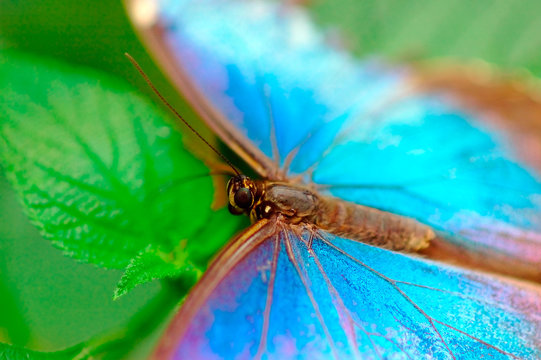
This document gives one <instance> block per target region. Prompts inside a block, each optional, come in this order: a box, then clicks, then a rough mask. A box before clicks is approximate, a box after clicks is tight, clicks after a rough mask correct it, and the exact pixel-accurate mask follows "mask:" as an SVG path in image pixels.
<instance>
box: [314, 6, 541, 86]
mask: <svg viewBox="0 0 541 360" xmlns="http://www.w3.org/2000/svg"><path fill="white" fill-rule="evenodd" d="M311 10H312V12H313V13H314V14H315V16H316V18H317V19H318V20H319V21H321V22H323V23H325V24H327V25H328V24H333V26H337V27H339V28H341V29H342V30H344V31H345V32H346V34H347V38H346V39H347V43H348V45H351V46H353V48H354V49H355V51H356V52H357V53H358V54H360V55H366V54H374V53H376V54H383V55H391V56H394V57H402V56H412V55H413V56H415V57H417V58H422V59H426V58H435V57H452V58H458V59H483V60H486V61H489V62H491V63H493V64H497V65H499V66H503V67H505V68H509V69H513V68H515V69H516V68H524V69H527V70H529V71H531V72H532V73H533V74H535V75H536V76H541V37H540V36H539V29H540V28H541V17H539V13H540V12H541V2H539V1H536V0H478V1H470V0H450V1H432V0H413V1H401V0H365V1H358V0H345V1H341V2H340V3H339V4H338V3H337V2H336V1H329V0H319V1H317V2H316V3H315V4H314V5H313V6H312V7H311Z"/></svg>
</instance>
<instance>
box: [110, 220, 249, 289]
mask: <svg viewBox="0 0 541 360" xmlns="http://www.w3.org/2000/svg"><path fill="white" fill-rule="evenodd" d="M246 222H247V219H246V217H240V216H235V217H233V216H231V214H230V213H229V211H227V209H222V210H220V211H216V212H213V213H212V214H211V216H210V218H209V223H211V224H216V226H207V227H204V228H203V229H201V231H200V232H199V233H198V236H197V238H196V239H194V240H192V241H181V242H180V243H179V244H178V245H177V246H176V247H175V248H174V249H172V250H170V251H164V250H163V249H159V248H155V247H153V246H152V245H149V246H148V247H147V248H146V249H144V250H143V251H142V252H141V253H140V254H139V255H138V256H137V257H135V258H134V259H133V260H132V262H131V263H130V265H128V267H127V268H126V272H125V273H124V274H123V275H122V278H121V279H120V282H119V283H118V285H117V288H116V290H115V298H118V297H120V296H122V295H124V294H125V293H127V292H128V291H130V290H131V289H133V288H134V287H135V286H137V285H139V284H143V283H146V282H149V281H152V280H155V279H164V278H179V277H182V280H183V283H184V284H185V285H186V286H187V287H189V286H191V285H193V284H194V283H195V281H197V280H198V279H199V277H200V276H201V275H202V271H201V269H205V268H206V266H207V264H208V262H209V260H210V256H211V255H213V254H215V253H216V252H217V251H218V250H219V249H220V248H221V247H222V246H223V245H224V240H226V239H229V238H230V237H231V236H232V234H234V233H235V232H236V231H237V230H238V229H239V228H241V227H243V226H244V227H246V226H247V225H248V224H246Z"/></svg>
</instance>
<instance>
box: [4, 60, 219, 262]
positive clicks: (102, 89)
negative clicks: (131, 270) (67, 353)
mask: <svg viewBox="0 0 541 360" xmlns="http://www.w3.org/2000/svg"><path fill="white" fill-rule="evenodd" d="M0 93H1V95H2V98H3V101H2V103H1V104H0V114H1V115H0V117H1V120H0V134H1V140H0V154H1V155H0V156H1V159H0V160H1V161H2V164H3V166H4V168H5V170H6V174H7V176H8V178H9V180H10V181H11V183H12V184H13V186H14V187H15V189H16V190H17V192H18V193H19V194H20V196H21V198H22V201H23V203H24V205H25V208H26V210H27V212H28V215H29V216H30V218H31V220H32V221H33V222H34V223H35V224H36V225H37V226H38V227H39V229H40V230H41V232H42V234H43V235H44V236H45V237H46V238H48V239H50V240H51V241H52V242H53V243H54V244H55V245H56V246H58V247H60V248H61V249H62V250H63V251H64V252H65V253H66V254H68V255H69V256H72V257H74V258H76V259H80V260H83V261H87V262H91V263H94V264H97V265H100V266H105V267H110V268H123V267H126V266H128V265H129V264H132V263H134V262H137V260H132V259H134V258H135V257H137V256H138V255H140V254H142V253H143V252H144V249H147V248H148V247H149V246H150V247H151V248H156V249H161V250H162V251H171V250H172V249H175V248H176V247H177V245H178V244H179V243H180V242H181V241H183V240H185V239H190V240H191V239H195V238H197V234H198V232H199V231H200V229H201V228H203V226H204V225H205V226H208V222H209V217H210V216H211V210H210V204H211V201H212V196H213V188H212V183H211V179H210V177H209V176H208V172H209V170H208V169H207V168H206V167H205V166H204V165H203V163H202V162H200V161H199V160H197V159H195V158H194V157H193V156H192V155H191V154H190V153H189V152H187V151H186V150H185V149H184V147H183V144H182V141H181V137H180V134H179V133H177V132H175V131H174V130H173V129H172V127H171V126H170V125H169V124H168V123H167V122H166V120H165V119H166V118H167V117H166V116H165V115H164V114H163V113H162V112H161V111H159V110H158V109H157V108H156V107H155V106H153V105H151V104H150V103H149V102H148V101H147V100H145V99H144V98H142V97H140V96H139V95H138V94H136V93H134V91H133V90H132V89H131V88H130V87H129V86H127V85H126V84H125V83H124V82H122V81H120V80H118V79H115V78H112V77H109V76H107V75H105V74H103V73H100V72H95V71H91V70H88V69H85V68H74V67H70V66H68V65H67V64H63V63H60V62H56V61H52V60H44V59H40V58H37V57H32V56H29V55H23V54H20V53H16V52H4V54H3V56H2V57H1V58H0ZM217 226H219V224H218V225H217ZM223 241H224V240H223V239H222V240H221V242H222V243H223ZM203 251H204V252H205V250H203ZM212 251H214V249H212ZM139 261H141V257H139Z"/></svg>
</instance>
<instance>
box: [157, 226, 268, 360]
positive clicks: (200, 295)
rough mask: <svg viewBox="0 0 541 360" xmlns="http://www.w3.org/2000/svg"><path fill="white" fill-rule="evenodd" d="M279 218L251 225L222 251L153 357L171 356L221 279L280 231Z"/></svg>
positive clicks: (194, 290) (163, 357)
mask: <svg viewBox="0 0 541 360" xmlns="http://www.w3.org/2000/svg"><path fill="white" fill-rule="evenodd" d="M278 229H279V228H278V227H277V226H276V219H263V220H260V221H258V222H257V223H255V224H253V225H252V226H250V227H249V228H248V229H246V230H245V231H244V232H243V233H241V234H239V235H238V236H237V237H236V238H235V239H233V240H232V241H230V242H229V244H228V245H227V246H226V247H225V248H224V249H222V251H220V253H219V254H218V255H217V256H216V258H215V259H214V260H213V261H212V264H211V265H210V266H209V268H208V270H207V271H206V272H205V274H204V275H203V277H202V278H201V279H200V280H199V281H198V282H197V284H196V285H195V287H194V288H193V289H192V290H191V291H190V293H189V294H188V297H187V298H186V301H185V302H184V304H183V305H182V306H181V308H180V310H179V312H178V313H177V314H175V317H174V318H173V320H172V321H171V323H170V324H169V327H168V328H167V330H166V331H165V333H164V335H163V336H162V338H161V340H160V342H159V344H158V346H157V347H156V349H155V351H154V353H153V354H152V356H151V357H150V359H155V360H164V359H172V358H173V355H174V353H175V350H176V346H177V345H178V342H179V340H180V339H181V338H182V337H183V336H184V334H185V332H186V330H187V329H188V326H189V324H190V323H191V321H192V319H193V318H194V316H195V315H196V314H197V311H198V310H199V309H200V308H201V306H202V305H203V303H204V302H205V301H206V300H207V299H208V297H209V296H210V294H211V293H212V291H213V290H214V289H215V288H216V286H218V284H219V283H220V281H221V280H222V279H223V278H224V277H225V276H227V274H228V273H229V272H230V271H231V270H232V269H233V268H234V267H235V265H237V264H238V263H239V262H240V261H241V260H242V259H243V258H245V257H246V256H247V255H248V254H249V253H250V252H251V251H252V250H253V249H255V248H256V247H257V246H259V245H260V244H261V243H263V242H264V241H266V240H267V239H269V238H270V237H272V236H274V235H276V234H277V231H278Z"/></svg>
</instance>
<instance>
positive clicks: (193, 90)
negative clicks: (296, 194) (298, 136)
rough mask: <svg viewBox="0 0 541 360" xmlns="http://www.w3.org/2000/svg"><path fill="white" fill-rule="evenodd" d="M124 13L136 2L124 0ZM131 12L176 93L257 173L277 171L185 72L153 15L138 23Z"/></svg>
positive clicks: (161, 26)
mask: <svg viewBox="0 0 541 360" xmlns="http://www.w3.org/2000/svg"><path fill="white" fill-rule="evenodd" d="M124 3H125V6H126V9H128V13H131V12H133V7H135V6H137V1H136V0H124ZM134 18H135V16H132V17H131V21H132V24H133V26H134V28H135V30H136V33H137V34H138V36H139V38H140V39H141V41H142V43H143V44H144V45H145V47H146V48H147V49H149V50H150V55H151V57H152V58H153V59H154V61H155V62H156V63H157V64H158V66H159V67H160V68H162V70H163V72H164V74H165V76H166V77H167V78H168V79H169V81H170V82H171V83H172V84H173V85H174V87H175V88H176V89H177V90H178V91H180V93H181V94H182V95H183V96H184V97H185V98H186V99H187V100H188V102H189V103H190V104H191V105H192V106H193V107H194V109H195V111H196V112H197V113H198V114H199V116H201V117H202V118H203V120H204V121H205V123H206V124H207V126H208V127H210V129H211V130H212V131H214V132H215V133H216V134H217V135H218V136H219V137H220V139H221V140H222V141H223V142H224V143H225V144H226V145H228V146H229V147H230V148H231V149H232V150H233V151H234V152H235V153H236V154H238V155H239V156H240V157H241V158H242V159H243V160H244V161H245V162H246V163H247V164H248V165H249V166H251V167H252V169H253V170H254V171H256V172H257V173H258V174H259V175H261V176H262V177H265V178H269V177H272V176H275V174H279V173H280V172H279V169H278V168H277V166H276V164H275V163H273V162H272V160H271V159H270V158H268V157H267V156H266V155H265V154H264V153H263V152H262V151H261V150H260V149H258V148H257V147H255V146H254V145H253V144H252V143H251V142H250V140H249V139H248V138H247V137H246V136H244V135H243V134H242V133H240V131H238V130H237V129H236V128H235V127H234V126H233V125H232V124H231V123H229V122H228V120H227V118H226V117H225V116H224V115H223V114H222V113H221V112H220V111H219V110H218V109H217V108H216V107H214V106H213V105H212V104H211V103H210V102H209V101H208V100H207V99H206V97H205V96H204V95H203V93H202V92H201V91H200V90H199V89H198V87H197V86H196V85H195V84H194V83H193V81H191V80H190V76H189V74H187V73H186V71H185V70H184V69H183V68H182V65H180V66H179V64H182V61H181V59H178V58H177V56H176V55H175V54H174V53H173V52H172V51H171V50H170V49H169V47H168V46H167V44H166V43H165V41H164V40H163V39H164V38H165V37H164V31H165V28H164V25H163V24H160V23H159V22H158V20H157V19H154V22H153V23H152V24H148V23H146V24H143V23H141V24H138V23H137V20H136V19H134Z"/></svg>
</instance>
